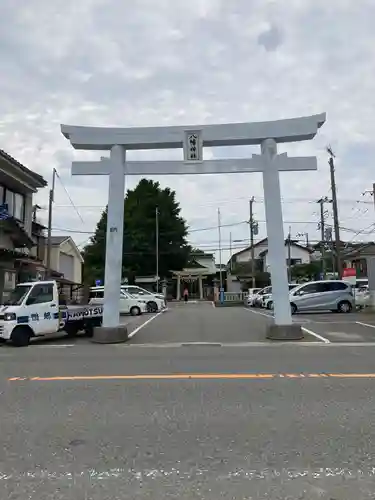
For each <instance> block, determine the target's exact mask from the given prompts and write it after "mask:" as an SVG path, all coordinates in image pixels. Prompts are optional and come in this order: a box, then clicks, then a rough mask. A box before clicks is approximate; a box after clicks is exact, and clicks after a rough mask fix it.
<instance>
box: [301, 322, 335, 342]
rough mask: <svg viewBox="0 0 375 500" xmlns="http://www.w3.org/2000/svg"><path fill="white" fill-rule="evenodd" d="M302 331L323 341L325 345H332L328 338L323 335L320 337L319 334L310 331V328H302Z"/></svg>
mask: <svg viewBox="0 0 375 500" xmlns="http://www.w3.org/2000/svg"><path fill="white" fill-rule="evenodd" d="M301 330H302V331H303V332H306V333H308V334H309V335H312V336H313V337H316V338H317V339H319V340H321V341H322V342H324V343H325V344H330V343H331V342H330V341H329V340H328V339H327V338H325V337H323V336H322V335H319V333H315V332H313V331H312V330H310V329H309V328H305V327H304V326H301Z"/></svg>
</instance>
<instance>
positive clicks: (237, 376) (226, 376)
mask: <svg viewBox="0 0 375 500" xmlns="http://www.w3.org/2000/svg"><path fill="white" fill-rule="evenodd" d="M280 378H283V379H285V378H287V379H306V378H336V379H337V378H346V379H348V378H353V379H358V378H363V379H366V378H368V379H370V378H375V373H176V374H154V375H151V374H150V375H147V374H143V375H76V376H61V377H10V378H8V381H9V382H21V381H28V382H57V381H90V380H92V381H95V380H97V381H100V380H248V379H249V380H274V379H280Z"/></svg>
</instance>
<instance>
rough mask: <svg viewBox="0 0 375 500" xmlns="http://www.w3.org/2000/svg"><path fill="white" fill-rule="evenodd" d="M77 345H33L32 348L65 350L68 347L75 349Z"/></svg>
mask: <svg viewBox="0 0 375 500" xmlns="http://www.w3.org/2000/svg"><path fill="white" fill-rule="evenodd" d="M75 345H76V344H40V345H39V344H31V345H30V347H38V348H39V349H50V348H52V349H60V348H61V349H65V348H66V347H74V346H75Z"/></svg>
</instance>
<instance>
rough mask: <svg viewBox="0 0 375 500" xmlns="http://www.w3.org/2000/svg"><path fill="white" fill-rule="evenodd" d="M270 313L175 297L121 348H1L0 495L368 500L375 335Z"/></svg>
mask: <svg viewBox="0 0 375 500" xmlns="http://www.w3.org/2000/svg"><path fill="white" fill-rule="evenodd" d="M194 311H195V315H194V314H193V312H194ZM237 313H238V315H237ZM253 318H254V319H253ZM255 318H256V319H255ZM299 319H300V320H302V319H305V318H299ZM314 319H315V320H316V321H318V320H319V321H322V322H325V321H328V320H324V316H323V315H322V316H320V317H319V318H318V317H315V318H314ZM335 319H337V318H335ZM146 321H148V323H147V324H145V322H146ZM269 321H271V319H270V318H266V317H263V316H261V315H259V314H253V313H251V312H248V311H245V310H241V313H240V310H237V309H232V308H230V309H229V308H228V309H213V308H212V307H211V306H209V305H197V306H195V305H194V304H189V306H187V307H185V308H182V307H176V308H171V310H170V311H168V312H166V313H163V314H160V315H157V316H155V317H153V316H145V317H143V318H137V319H136V320H133V319H132V326H131V328H130V329H131V332H135V333H134V335H133V336H132V338H131V340H130V342H129V343H127V344H122V345H118V346H105V345H104V346H103V345H96V344H92V343H90V342H89V341H88V340H87V339H77V340H76V341H73V342H72V341H71V340H70V339H69V341H67V340H66V339H61V340H54V341H51V342H38V343H36V344H35V345H31V346H30V347H28V348H24V349H22V348H20V349H16V348H12V347H8V346H5V347H2V348H1V349H0V390H1V396H2V398H1V406H0V419H1V420H0V421H1V433H0V446H1V447H2V449H3V454H2V455H1V458H0V463H1V466H0V497H1V498H9V499H20V500H21V499H22V500H25V499H28V500H36V499H38V500H44V499H51V498H53V499H54V500H60V499H64V500H73V499H74V500H81V499H82V500H84V499H87V500H99V499H100V500H115V499H116V500H117V499H121V500H123V499H132V500H133V499H142V500H143V499H153V500H154V499H155V500H159V499H167V498H171V499H183V500H195V499H197V500H198V499H199V500H203V499H204V500H214V499H215V500H217V499H221V498H222V499H231V500H233V499H234V500H237V499H238V500H244V499H252V500H260V499H262V500H263V499H266V498H267V499H284V500H286V499H288V500H294V499H296V500H297V499H309V500H311V499H319V500H322V499H323V500H353V498H355V499H356V500H362V499H373V498H374V497H375V456H374V455H375V452H374V451H373V442H374V441H375V424H374V422H373V418H372V417H373V415H374V410H375V405H374V383H375V361H374V360H375V346H371V345H369V344H368V343H367V342H363V343H360V342H358V343H356V344H355V345H354V344H348V343H343V342H332V343H330V344H327V343H323V342H320V341H318V339H316V338H315V340H316V341H315V340H311V341H307V342H302V343H300V344H296V343H292V344H285V343H284V344H275V343H271V342H268V343H267V342H265V340H264V338H263V336H262V332H263V331H264V328H265V326H266V324H267V322H269ZM369 321H370V320H369ZM143 324H145V326H144V327H142V325H143ZM176 326H177V328H176ZM314 326H315V325H314ZM358 326H360V325H358ZM139 327H141V328H140V329H139ZM310 327H311V328H312V326H311V324H310V323H309V328H310ZM329 327H330V326H329ZM362 328H365V327H362ZM225 329H226V330H225ZM369 330H371V331H372V329H371V327H370V328H369ZM228 339H230V341H229V340H228ZM313 339H314V337H313ZM199 342H208V343H209V344H208V345H199ZM189 376H190V378H189Z"/></svg>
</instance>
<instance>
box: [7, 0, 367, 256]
mask: <svg viewBox="0 0 375 500" xmlns="http://www.w3.org/2000/svg"><path fill="white" fill-rule="evenodd" d="M373 19H375V2H374V0H357V1H356V2H353V0H330V1H329V2H327V0H288V1H287V2H286V1H282V0H231V1H228V0H189V2H187V1H185V0H132V1H131V2H130V1H128V2H125V1H123V0H105V1H104V0H79V1H77V0H1V2H0V62H1V74H0V95H1V99H0V148H1V149H4V150H5V151H6V152H8V153H9V154H11V155H12V156H14V157H15V158H17V159H18V160H19V161H21V162H22V163H23V164H24V165H25V166H27V167H29V168H31V169H33V170H35V171H36V172H38V173H39V174H42V175H43V176H45V178H46V180H47V181H48V182H50V180H51V175H52V169H53V168H56V169H57V171H58V172H59V175H60V177H61V179H62V183H63V184H61V183H60V182H59V181H58V183H57V190H56V205H55V212H54V221H53V227H54V234H64V233H65V234H70V235H72V236H73V237H74V239H75V241H76V242H77V243H78V244H84V242H85V241H87V239H88V238H89V237H90V232H91V231H93V230H94V228H95V225H96V222H97V220H98V218H99V216H100V213H101V210H102V209H103V207H104V206H105V205H106V203H107V185H108V184H107V180H106V179H104V178H103V177H100V178H98V177H97V178H95V177H86V178H83V177H75V178H72V177H71V175H70V166H71V161H72V160H73V159H85V158H92V159H99V157H100V153H85V152H82V151H78V152H77V151H74V150H73V149H72V148H71V146H70V144H69V142H68V141H67V140H66V139H65V138H64V137H63V136H62V135H61V133H60V124H61V123H65V124H72V125H93V126H94V125H97V126H124V127H129V126H148V125H151V126H157V125H186V124H202V123H203V124H206V123H207V124H208V123H226V122H241V121H243V122H246V121H248V122H250V121H262V120H276V119H280V118H289V117H294V116H304V115H309V114H314V113H321V112H326V113H327V122H326V124H325V125H324V127H323V128H322V129H320V131H319V134H318V136H317V137H316V139H315V140H314V141H312V142H305V143H299V144H296V145H288V146H287V147H283V148H280V151H288V153H289V154H290V155H316V156H317V157H318V162H319V172H308V173H303V175H301V174H298V173H295V174H294V173H285V174H282V176H281V177H282V180H281V184H282V196H283V210H284V221H285V225H284V229H285V232H286V233H287V232H288V230H289V227H291V234H292V236H293V237H294V236H296V235H297V234H304V233H308V235H309V238H310V240H311V241H312V240H316V239H317V238H318V230H317V221H318V205H317V204H316V200H317V199H318V198H321V197H324V196H330V185H329V171H328V164H327V154H326V152H325V146H326V145H327V144H330V145H332V147H333V149H334V151H335V153H336V156H337V159H336V175H337V186H338V197H339V209H340V219H341V227H342V232H341V237H342V239H345V240H353V239H356V240H362V241H363V240H368V239H375V238H374V237H373V235H371V234H369V233H370V231H371V229H372V226H371V225H372V223H373V221H374V208H373V202H372V198H371V195H370V194H368V193H367V194H363V193H364V192H365V191H366V190H370V189H371V188H372V183H373V182H374V181H375V176H374V174H373V172H374V168H373V162H374V158H375V142H374V136H375V100H374V90H375V76H374V75H375V31H374V29H373ZM256 149H257V148H251V147H246V148H244V147H241V148H215V149H213V150H210V151H207V150H205V157H207V158H208V157H218V158H230V157H250V156H251V154H252V153H254V152H258V151H256ZM180 157H182V151H179V150H177V151H159V152H156V153H155V152H137V153H133V154H129V155H128V158H130V159H142V158H145V159H149V158H157V159H163V158H165V159H170V158H180ZM155 179H156V178H155ZM157 180H159V181H160V183H161V184H162V185H163V186H170V187H172V188H173V189H175V190H176V192H177V197H178V199H179V201H180V203H181V207H182V213H183V216H184V217H185V218H186V219H187V221H188V223H189V226H190V228H191V233H190V240H191V242H192V243H193V244H194V245H196V246H200V247H201V248H202V249H206V250H212V251H214V250H216V249H217V248H218V231H217V228H215V226H216V225H217V209H218V207H220V209H221V215H222V216H221V218H222V224H223V226H224V227H223V229H222V240H223V248H225V249H228V248H229V240H230V235H231V237H232V240H233V247H234V248H235V249H237V248H238V247H241V246H244V245H245V244H246V242H247V241H248V235H249V232H248V227H247V225H246V223H245V222H244V221H246V219H247V218H248V200H249V198H250V197H252V196H254V197H255V203H254V213H255V217H256V218H257V220H258V221H259V229H260V231H259V236H258V237H257V238H260V237H263V236H265V235H266V230H265V215H264V204H263V188H262V179H261V175H260V174H246V175H245V174H241V175H227V176H201V177H200V178H198V177H195V178H193V177H190V176H189V177H187V178H174V177H169V178H166V177H164V178H158V179H157ZM138 181H139V179H138V178H130V179H128V180H127V181H126V183H127V187H134V186H135V184H136V183H137V182H138ZM63 186H64V187H65V189H64V187H63ZM66 191H67V192H68V193H69V196H70V198H71V199H72V200H73V202H74V204H75V205H76V208H77V211H78V213H79V215H78V214H77V211H76V210H75V209H74V208H73V207H72V205H71V204H70V200H69V197H68V195H67V192H66ZM47 196H48V193H47V190H44V192H41V193H39V194H38V196H37V201H38V202H39V203H40V204H41V205H42V206H43V207H44V208H46V205H47ZM327 210H328V213H327V223H328V224H329V223H331V220H332V211H331V207H330V206H329V205H327ZM40 217H41V218H42V219H43V220H44V221H46V218H47V211H46V210H42V211H41V212H40ZM210 228H211V229H210ZM301 238H302V239H303V238H304V237H303V236H301ZM228 253H229V251H228V250H225V252H223V261H224V260H225V259H226V258H227V257H228Z"/></svg>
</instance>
